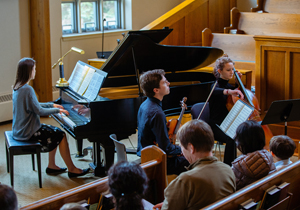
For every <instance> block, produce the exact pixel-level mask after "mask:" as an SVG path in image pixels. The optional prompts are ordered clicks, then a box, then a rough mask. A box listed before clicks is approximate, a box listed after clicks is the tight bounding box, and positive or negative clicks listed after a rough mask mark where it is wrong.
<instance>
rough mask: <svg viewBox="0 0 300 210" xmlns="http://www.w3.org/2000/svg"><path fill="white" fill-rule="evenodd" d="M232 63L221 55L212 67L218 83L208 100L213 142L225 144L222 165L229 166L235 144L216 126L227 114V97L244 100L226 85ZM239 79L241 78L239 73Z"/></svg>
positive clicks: (235, 90) (237, 91)
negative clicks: (236, 97) (231, 96)
mask: <svg viewBox="0 0 300 210" xmlns="http://www.w3.org/2000/svg"><path fill="white" fill-rule="evenodd" d="M233 69H234V62H233V61H232V60H231V59H230V58H229V57H228V56H227V55H223V56H222V57H220V58H218V59H217V60H216V63H215V67H214V75H215V77H216V79H217V81H218V83H217V85H216V87H215V89H214V91H213V93H212V95H211V98H210V99H209V109H210V122H209V125H210V126H211V128H212V130H213V133H214V137H215V140H217V141H219V142H222V143H226V147H225V154H224V163H226V164H228V165H230V166H231V162H232V161H233V160H234V159H235V157H236V145H235V142H234V141H233V140H232V139H231V138H230V137H228V136H227V135H226V134H224V133H223V132H222V131H221V130H220V129H219V128H218V127H217V126H216V124H218V125H220V124H221V123H222V122H223V120H224V119H225V117H226V116H227V114H228V110H227V108H226V103H227V96H228V95H233V96H240V97H241V99H243V98H244V96H243V94H242V92H241V91H240V90H237V89H235V88H237V85H236V87H234V86H232V85H231V84H229V83H228V81H229V80H230V79H231V78H232V77H233ZM238 74H239V77H241V76H242V74H241V73H239V72H238Z"/></svg>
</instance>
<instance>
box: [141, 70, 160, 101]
mask: <svg viewBox="0 0 300 210" xmlns="http://www.w3.org/2000/svg"><path fill="white" fill-rule="evenodd" d="M164 75H165V71H164V70H162V69H154V70H151V71H146V72H145V73H143V74H142V75H141V77H140V85H141V88H142V90H143V92H144V94H145V95H146V96H147V97H153V96H154V92H153V89H154V88H159V83H160V81H161V80H162V78H163V76H164Z"/></svg>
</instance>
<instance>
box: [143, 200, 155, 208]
mask: <svg viewBox="0 0 300 210" xmlns="http://www.w3.org/2000/svg"><path fill="white" fill-rule="evenodd" d="M142 203H143V206H144V209H145V210H153V206H154V205H153V204H152V203H150V202H149V201H147V200H145V199H142Z"/></svg>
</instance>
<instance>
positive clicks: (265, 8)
mask: <svg viewBox="0 0 300 210" xmlns="http://www.w3.org/2000/svg"><path fill="white" fill-rule="evenodd" d="M258 11H262V12H268V13H290V14H300V1H299V0H257V6H256V7H255V8H251V12H258Z"/></svg>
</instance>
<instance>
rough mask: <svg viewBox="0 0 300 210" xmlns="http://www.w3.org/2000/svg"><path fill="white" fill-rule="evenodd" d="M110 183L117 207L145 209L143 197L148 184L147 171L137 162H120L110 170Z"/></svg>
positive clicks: (119, 209) (120, 208)
mask: <svg viewBox="0 0 300 210" xmlns="http://www.w3.org/2000/svg"><path fill="white" fill-rule="evenodd" d="M108 185H109V189H110V192H111V194H112V195H113V196H114V199H115V205H116V206H115V209H116V210H125V209H136V210H143V209H144V207H143V203H142V198H143V196H144V193H145V191H146V189H147V186H148V178H147V175H146V173H145V171H144V170H143V169H142V168H141V167H140V166H139V165H138V164H135V163H130V162H127V161H122V162H118V163H117V164H115V165H113V166H112V167H111V168H110V169H109V171H108Z"/></svg>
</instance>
